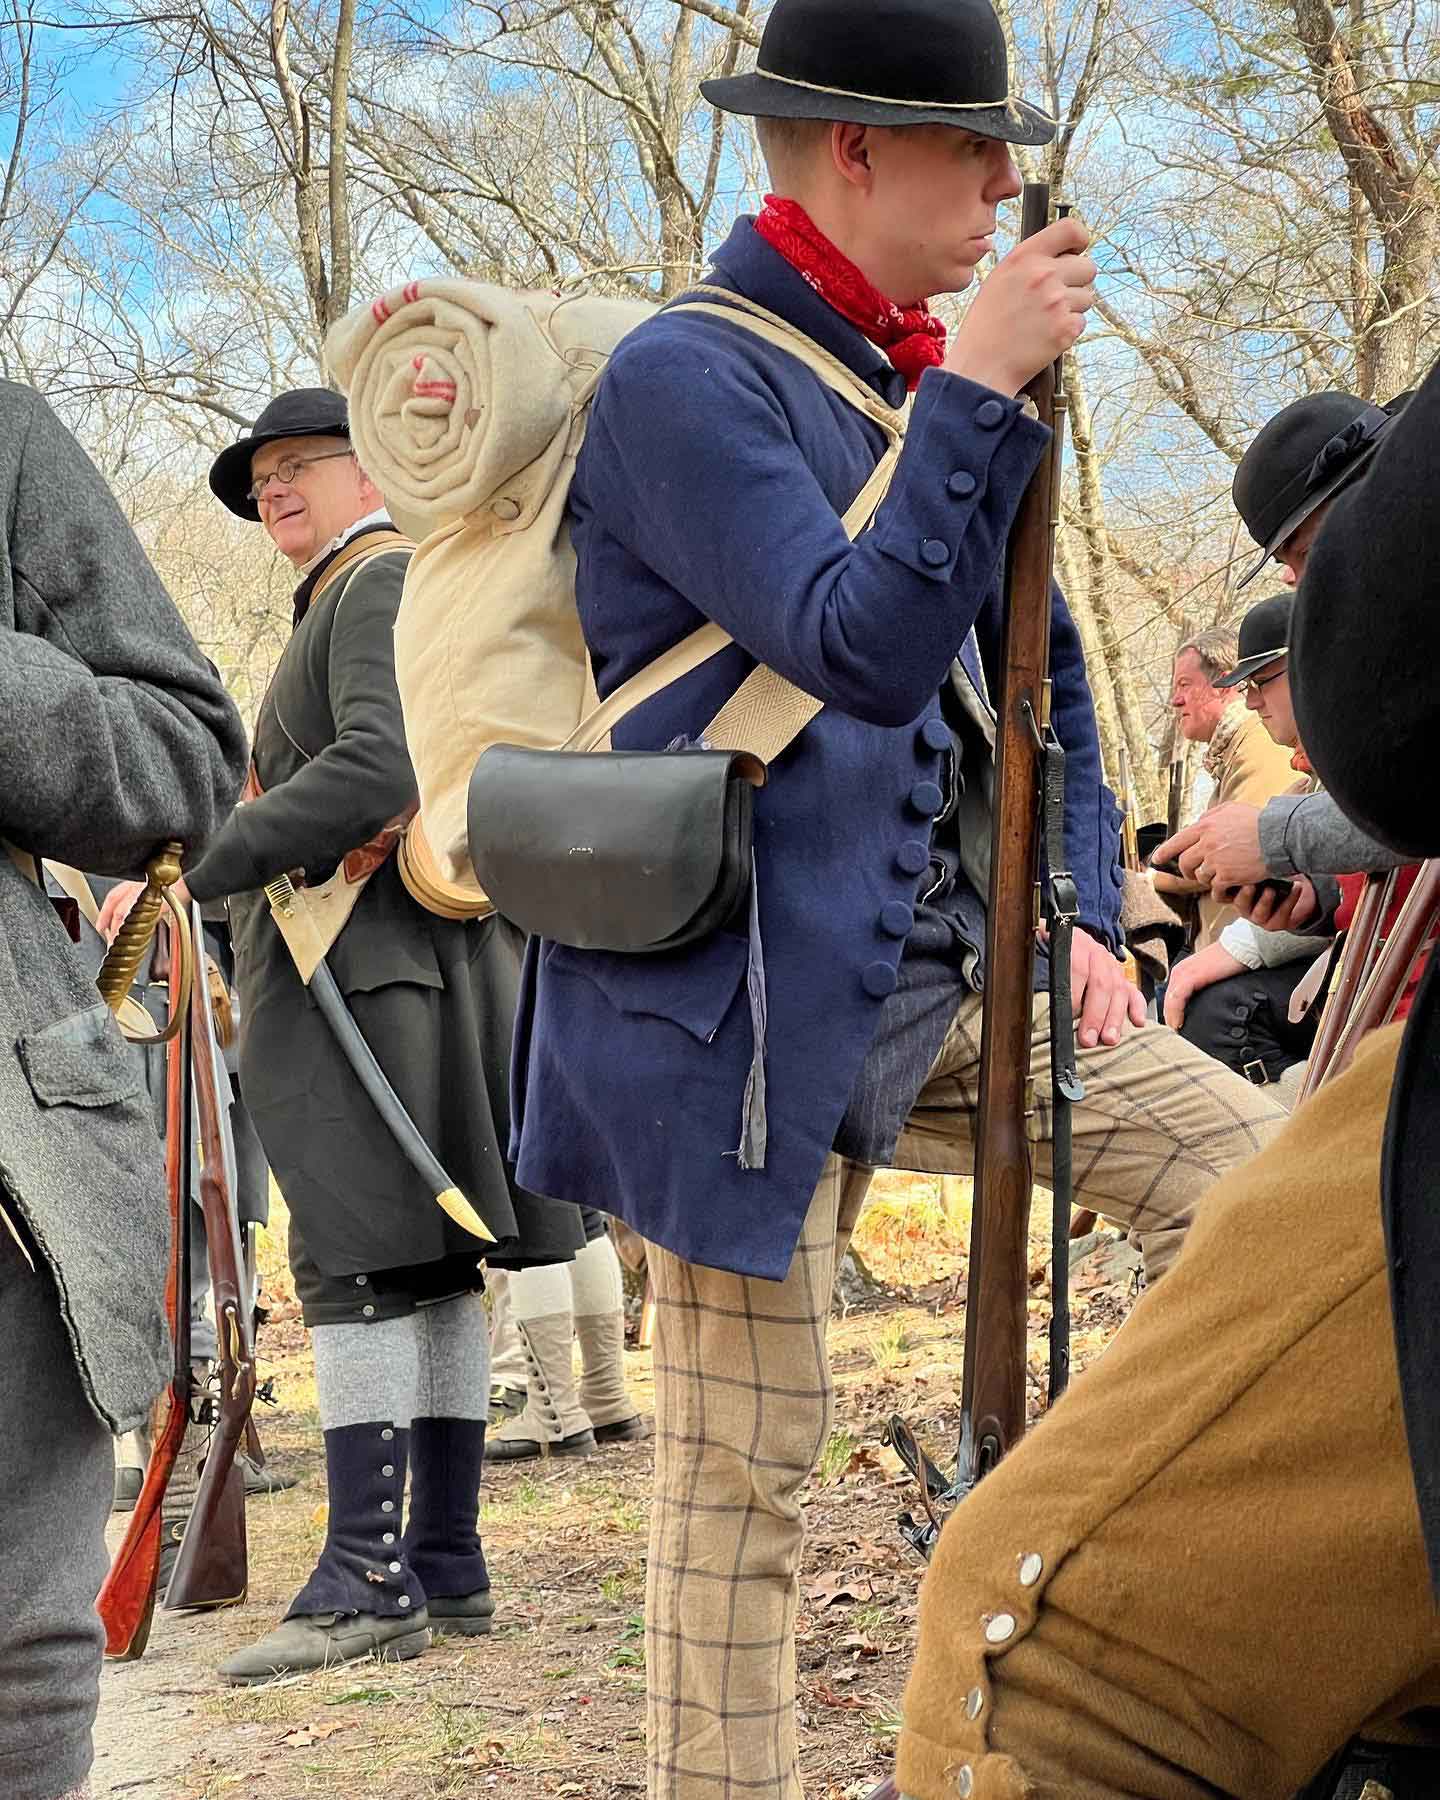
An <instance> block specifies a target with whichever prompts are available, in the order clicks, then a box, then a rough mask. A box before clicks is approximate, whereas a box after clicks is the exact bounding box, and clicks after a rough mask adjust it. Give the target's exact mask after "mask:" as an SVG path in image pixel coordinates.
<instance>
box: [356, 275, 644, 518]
mask: <svg viewBox="0 0 1440 1800" xmlns="http://www.w3.org/2000/svg"><path fill="white" fill-rule="evenodd" d="M650 311H651V309H650V308H649V307H648V306H646V305H644V304H642V303H641V302H638V301H633V300H611V299H606V298H603V297H597V296H595V295H590V294H574V295H570V296H569V297H567V298H564V299H560V298H557V297H556V296H555V295H554V294H544V293H528V292H524V291H521V290H518V289H513V288H503V287H496V286H495V285H494V284H492V283H489V282H483V281H458V280H435V281H411V282H407V283H406V285H405V286H404V287H398V288H391V289H390V291H389V292H388V293H385V294H382V295H381V296H380V298H379V299H378V300H374V301H372V302H371V303H370V305H368V306H359V307H356V308H355V310H354V311H353V312H351V313H350V314H348V315H347V317H345V318H344V319H342V320H341V321H340V322H339V324H338V325H336V326H335V327H334V328H333V329H332V331H331V333H330V337H329V341H328V344H327V350H328V352H329V358H330V366H331V368H332V369H333V370H334V372H335V375H336V377H337V378H338V380H339V382H340V385H341V386H342V387H343V388H344V390H345V392H346V394H347V395H348V396H349V399H350V433H351V437H352V440H353V441H354V444H355V447H356V449H357V451H358V452H359V455H360V460H361V462H362V463H363V464H364V465H365V468H366V470H367V471H368V472H369V474H370V476H371V478H372V479H373V480H374V482H375V483H376V485H377V486H378V487H379V489H380V491H381V492H382V493H383V494H384V495H385V498H386V500H387V501H388V502H389V504H390V507H391V511H392V515H393V517H394V518H395V521H396V523H397V524H399V525H401V526H402V527H403V528H404V529H406V530H408V531H410V532H411V535H412V536H417V537H423V536H424V535H425V534H426V532H428V531H433V530H435V528H436V527H437V526H440V525H446V524H450V523H452V522H453V521H454V520H457V519H466V518H469V517H471V516H472V515H473V514H475V513H477V512H478V511H480V510H481V509H482V508H484V507H486V506H487V505H489V504H491V503H492V502H500V501H503V502H504V506H503V510H501V509H500V508H499V507H497V515H498V516H499V517H500V518H501V519H502V520H504V521H505V522H506V523H510V524H514V525H516V526H518V527H522V528H523V527H524V526H525V525H526V524H527V523H528V522H529V520H530V518H532V517H533V516H534V513H535V511H536V510H538V508H539V507H540V506H542V505H543V504H544V500H545V497H546V494H547V493H548V491H549V488H550V486H551V485H552V484H553V481H554V478H555V475H556V474H557V473H558V472H559V466H560V453H563V450H564V448H565V445H564V442H563V440H562V433H563V430H564V428H565V426H566V424H567V421H568V419H569V417H570V413H571V409H572V407H573V406H574V405H575V403H576V400H577V398H580V397H582V396H583V395H584V393H585V390H586V388H587V386H588V384H589V382H590V381H591V380H592V378H593V376H594V375H595V373H596V372H597V371H598V370H599V369H600V368H602V367H603V366H604V362H605V359H606V357H607V356H608V355H609V354H610V352H611V351H612V350H613V349H614V348H615V346H616V344H617V343H619V341H620V339H621V338H622V337H623V336H624V335H625V333H626V332H627V331H629V330H631V329H632V328H633V327H634V326H635V325H637V324H639V322H640V321H641V320H642V319H643V318H645V317H647V316H648V314H649V313H650ZM557 440H562V441H559V442H557ZM516 505H518V506H519V508H520V511H519V512H518V513H517V512H515V511H514V510H513V508H514V506H516Z"/></svg>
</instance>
